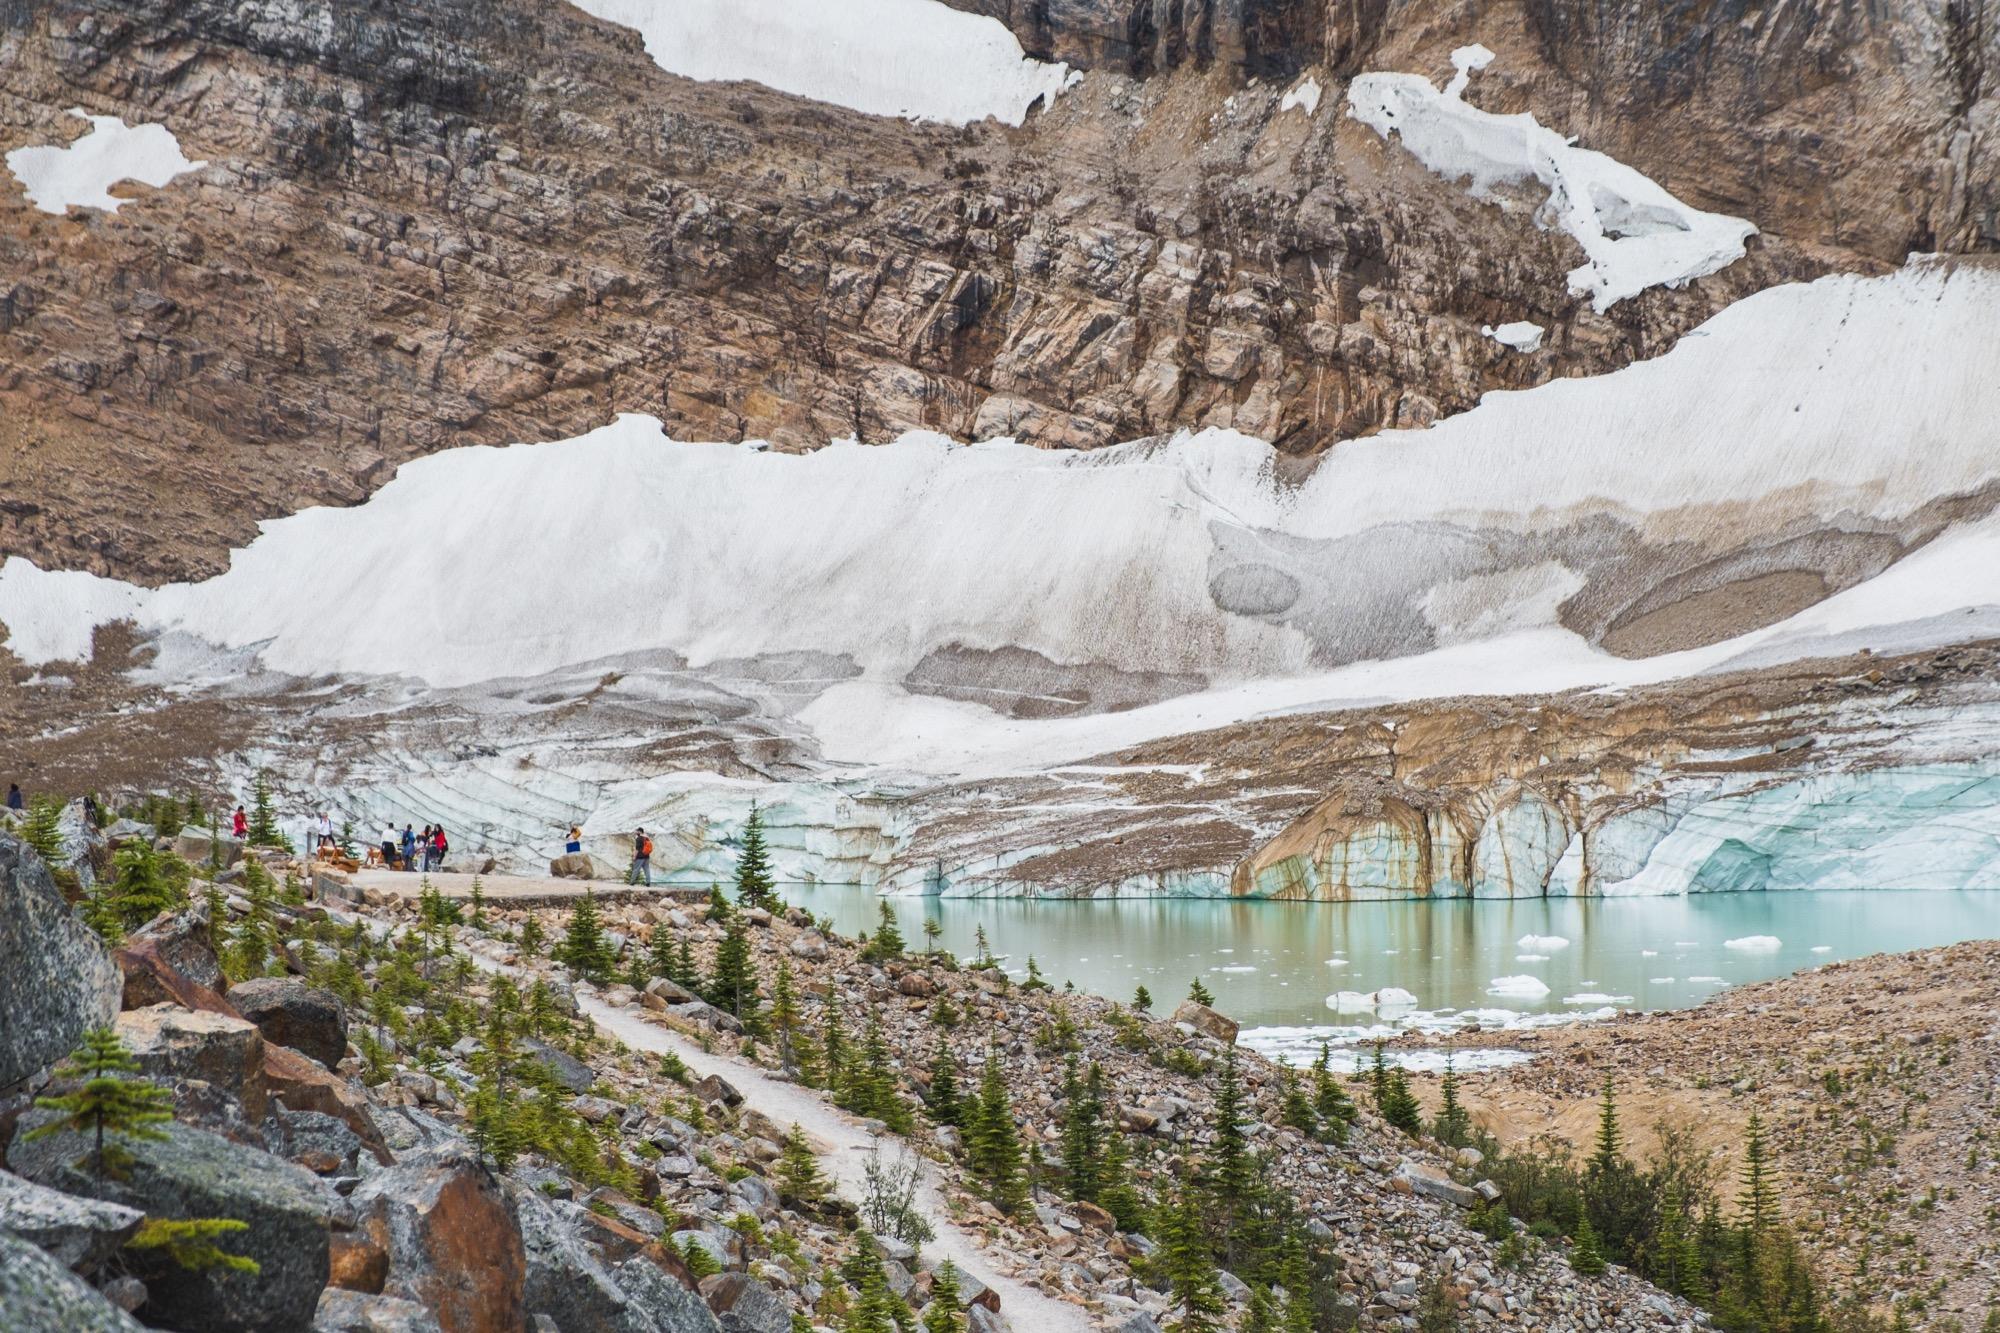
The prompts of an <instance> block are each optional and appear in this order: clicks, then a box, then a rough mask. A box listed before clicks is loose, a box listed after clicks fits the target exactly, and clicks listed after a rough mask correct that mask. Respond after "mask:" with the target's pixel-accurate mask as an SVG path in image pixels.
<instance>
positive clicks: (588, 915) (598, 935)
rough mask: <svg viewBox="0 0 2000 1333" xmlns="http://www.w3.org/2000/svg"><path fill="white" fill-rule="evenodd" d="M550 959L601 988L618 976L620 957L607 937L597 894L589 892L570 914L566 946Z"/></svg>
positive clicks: (564, 933) (565, 940) (561, 944)
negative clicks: (599, 912)
mask: <svg viewBox="0 0 2000 1333" xmlns="http://www.w3.org/2000/svg"><path fill="white" fill-rule="evenodd" d="M549 956H550V957H551V958H553V959H555V960H556V961H557V962H558V963H561V964H562V965H563V966H565V967H567V968H569V969H570V970H571V971H572V972H575V973H576V974H577V975H578V976H580V977H584V978H587V979H588V980H590V981H593V982H596V983H598V984H600V985H602V984H604V983H605V982H608V981H610V980H611V979H612V977H613V976H614V975H615V974H616V972H617V970H618V956H617V954H616V953H614V952H613V951H612V948H611V941H610V939H609V938H607V937H606V935H605V933H604V923H603V918H602V917H601V916H600V915H599V914H598V910H597V894H596V893H595V892H594V891H592V890H590V889H585V890H584V893H583V897H582V899H581V900H580V901H578V903H577V905H576V906H575V907H574V908H572V909H571V910H570V914H569V928H568V929H567V930H565V931H564V932H563V938H562V943H560V944H558V945H557V946H556V948H555V949H554V951H553V952H551V953H550V955H549Z"/></svg>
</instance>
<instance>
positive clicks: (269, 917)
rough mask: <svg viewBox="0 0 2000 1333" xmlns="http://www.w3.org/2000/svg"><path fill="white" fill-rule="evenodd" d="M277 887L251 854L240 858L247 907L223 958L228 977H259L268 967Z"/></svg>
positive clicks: (274, 933) (273, 942) (273, 940)
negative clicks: (241, 859) (241, 860)
mask: <svg viewBox="0 0 2000 1333" xmlns="http://www.w3.org/2000/svg"><path fill="white" fill-rule="evenodd" d="M276 888H277V885H276V884H275V883H273V882H272V880H271V872H270V871H268V870H266V869H264V863H263V862H262V861H259V860H258V859H257V858H256V857H254V856H246V857H245V858H243V891H244V895H245V897H247V898H248V899H249V902H250V910H249V911H248V912H245V913H244V914H243V920H242V921H240V922H238V923H237V926H236V931H235V933H234V935H232V936H231V937H230V941H229V947H228V950H227V956H226V958H225V959H224V963H225V966H224V968H223V970H224V971H225V972H226V973H227V974H228V976H229V979H230V980H231V981H247V980H249V979H250V978H251V977H261V976H263V975H264V974H265V973H267V972H268V971H270V969H271V958H272V955H273V954H274V953H276V951H277V947H278V919H277V911H276V894H275V892H274V890H275V889H276Z"/></svg>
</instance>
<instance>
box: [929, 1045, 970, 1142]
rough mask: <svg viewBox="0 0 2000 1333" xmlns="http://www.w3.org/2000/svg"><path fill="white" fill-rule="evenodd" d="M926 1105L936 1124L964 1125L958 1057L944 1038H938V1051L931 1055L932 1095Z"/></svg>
mask: <svg viewBox="0 0 2000 1333" xmlns="http://www.w3.org/2000/svg"><path fill="white" fill-rule="evenodd" d="M925 1105H926V1106H927V1107H928V1108H929V1109H930V1117H931V1120H932V1121H933V1122H934V1123H936V1124H940V1125H960V1124H963V1123H964V1120H965V1107H964V1102H963V1099H962V1098H961V1097H960V1096H959V1091H958V1057H957V1056H955V1055H953V1054H952V1050H951V1043H950V1042H948V1041H946V1040H945V1039H944V1038H943V1037H939V1038H938V1042H937V1049H936V1050H935V1051H933V1052H932V1053H931V1086H930V1095H929V1097H927V1098H926V1099H925Z"/></svg>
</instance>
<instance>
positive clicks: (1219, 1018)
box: [1173, 1000, 1241, 1045]
mask: <svg viewBox="0 0 2000 1333" xmlns="http://www.w3.org/2000/svg"><path fill="white" fill-rule="evenodd" d="M1173 1021H1174V1022H1176V1023H1185V1024H1187V1025H1188V1026H1189V1027H1191V1028H1193V1029H1194V1030H1195V1031H1196V1032H1199V1033H1200V1034H1201V1035H1202V1036H1204V1037H1213V1038H1215V1040H1217V1041H1219V1042H1222V1043H1223V1044H1224V1045H1231V1044H1234V1042H1235V1041H1236V1034H1237V1032H1238V1031H1239V1030H1240V1028H1241V1025H1240V1024H1239V1023H1237V1021H1236V1020H1235V1019H1233V1018H1230V1017H1229V1016H1228V1015H1226V1014H1218V1013H1216V1012H1215V1010H1213V1009H1211V1008H1209V1007H1208V1006H1207V1005H1205V1004H1200V1003H1198V1002H1196V1001H1194V1000H1182V1001H1181V1007H1180V1008H1178V1009H1176V1010H1174V1020H1173Z"/></svg>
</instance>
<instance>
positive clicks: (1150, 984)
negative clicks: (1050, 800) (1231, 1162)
mask: <svg viewBox="0 0 2000 1333" xmlns="http://www.w3.org/2000/svg"><path fill="white" fill-rule="evenodd" d="M780 892H781V893H782V894H783V896H784V897H785V898H786V899H787V900H788V901H790V902H794V903H797V904H799V905H800V906H802V907H805V908H806V909H807V910H809V911H811V912H813V913H815V914H817V915H823V916H830V917H831V918H832V919H833V921H834V923H835V924H836V926H837V927H838V928H839V929H840V930H841V931H842V932H843V933H845V934H854V933H856V932H858V931H861V930H864V929H872V928H873V926H874V924H875V921H876V913H877V910H878V904H879V903H880V902H884V901H886V902H887V903H888V904H889V905H890V909H891V910H892V911H893V912H894V913H895V914H896V919H897V922H898V924H899V925H900V926H901V929H902V931H903V934H904V937H905V938H906V940H907V941H908V942H909V944H910V946H911V947H912V948H920V947H922V944H923V923H924V921H925V919H926V918H931V919H935V920H936V921H937V922H938V924H939V925H940V927H941V928H942V930H943V935H942V936H941V937H940V940H939V943H940V944H941V945H942V947H944V948H947V949H950V950H951V951H952V952H953V953H955V954H957V955H958V956H959V957H960V958H971V957H972V956H973V951H974V932H975V931H976V930H977V929H978V928H979V927H980V926H984V927H985V929H986V935H987V938H988V940H989V941H990V942H991V944H992V948H993V952H994V953H995V954H996V955H1004V957H1005V962H1004V966H1005V967H1006V968H1007V969H1008V970H1009V971H1010V972H1011V973H1013V974H1014V975H1015V976H1017V977H1019V976H1023V975H1025V973H1026V968H1027V963H1028V959H1029V957H1030V956H1031V955H1032V956H1033V958H1034V960H1035V962H1036V965H1037V966H1038V967H1039V969H1040V970H1041V974H1042V976H1043V977H1045V978H1046V979H1047V980H1048V981H1049V982H1050V983H1051V984H1053V985H1055V986H1057V987H1060V986H1061V985H1062V984H1063V983H1064V982H1065V981H1073V982H1074V983H1075V984H1076V986H1077V988H1078V989H1079V990H1087V991H1093V992H1096V993H1098V994H1101V995H1108V996H1110V997H1112V998H1114V999H1118V1000H1122V1001H1126V1002H1129V1001H1130V999H1131V997H1132V994H1133V991H1134V990H1135V988H1137V987H1138V986H1140V985H1144V986H1145V987H1147V989H1148V990H1150V991H1151V992H1152V995H1153V1003H1154V1010H1155V1012H1158V1013H1166V1012H1169V1011H1170V1010H1171V1009H1172V1007H1173V1005H1174V1004H1176V1003H1178V1002H1179V1001H1180V999H1181V998H1182V997H1183V996H1185V995H1186V994H1187V991H1188V986H1189V984H1190V983H1191V982H1192V981H1193V980H1194V979H1195V978H1197V977H1199V978H1200V979H1201V982H1202V984H1203V985H1205V986H1207V987H1208V989H1209V990H1210V991H1212V992H1213V993H1214V995H1215V997H1216V1007H1217V1008H1219V1009H1221V1010H1222V1011H1223V1012H1224V1013H1227V1014H1229V1015H1230V1016H1231V1017H1233V1018H1236V1019H1237V1020H1238V1021H1240V1022H1241V1023H1242V1024H1243V1025H1244V1029H1245V1032H1244V1040H1245V1042H1246V1043H1248V1044H1250V1045H1252V1046H1254V1047H1256V1048H1257V1049H1259V1050H1261V1051H1263V1052H1264V1053H1266V1054H1270V1055H1277V1056H1283V1057H1286V1058H1293V1059H1308V1058H1310V1054H1311V1053H1312V1052H1314V1051H1316V1050H1317V1048H1318V1044H1319V1042H1320V1040H1321V1039H1322V1038H1326V1039H1330V1040H1331V1041H1332V1042H1333V1043H1334V1045H1335V1046H1336V1047H1341V1046H1345V1047H1347V1048H1348V1049H1349V1050H1350V1051H1352V1050H1354V1049H1356V1048H1357V1047H1358V1046H1359V1045H1360V1044H1362V1043H1365V1042H1368V1041H1370V1040H1372V1039H1373V1038H1374V1037H1376V1036H1378V1035H1389V1034H1394V1033H1398V1032H1404V1031H1409V1030H1418V1031H1443V1030H1448V1029H1452V1028H1460V1027H1464V1026H1467V1025H1469V1024H1471V1023H1478V1024H1480V1025H1481V1027H1483V1028H1485V1029H1489V1030H1490V1029H1493V1028H1498V1027H1523V1026H1538V1025H1541V1024H1545V1023H1557V1022H1568V1021H1572V1020H1574V1019H1576V1018H1578V1017H1588V1016H1597V1017H1603V1016H1608V1014H1609V1013H1610V1012H1613V1011H1616V1010H1622V1009H1672V1008H1679V1007H1683V1006H1686V1005H1691V1004H1697V1003H1699V1002H1700V1001H1702V1000H1705V999H1707V998H1708V997H1710V996H1712V995H1715V994H1716V993H1718V992H1720V991H1722V990H1724V989H1726V988H1728V987H1730V986H1735V985H1742V984H1744V983H1745V982H1751V981H1761V980H1765V979H1768V978H1771V977H1777V976H1783V975H1786V974H1787V973H1791V972H1796V971H1800V970H1803V969H1806V968H1812V967H1818V966H1820V965H1822V964H1825V963H1830V962H1834V961H1836V960H1840V959H1848V958H1860V957H1863V956H1865V955H1867V954H1871V953H1884V952H1897V951H1901V950H1906V949H1918V948H1926V947H1930V946H1934V945H1940V944H1951V943H1956V942H1957V941H1960V940H1966V939H1978V938H1985V937H1990V936H1994V935H1996V934H2000V891H1994V890H1965V891H1940V892H1914V891H1889V890H1883V891H1877V892H1845V891H1843V892H1824V893H1821V892H1804V893H1703V894H1691V895H1687V896H1685V897H1660V898H1544V899H1519V900H1512V899H1487V900H1475V901H1468V900H1465V899H1449V900H1435V901H1428V902H1369V903H1273V902H1240V901H1230V900H1211V899H1196V900H1186V899H1122V900H1114V901H1088V902H1065V901H1058V900H1048V899H1040V900H1038V899H1010V898H916V897H896V898H888V899H878V898H877V897H875V895H874V894H872V893H870V892H868V891H866V890H862V889H854V888H836V887H827V886H816V887H811V886H800V885H786V886H784V887H783V888H781V890H780ZM1330 960H1331V961H1330ZM1385 988H1395V989H1396V990H1400V991H1404V992H1408V994H1409V996H1411V997H1414V1003H1410V1002H1408V1001H1403V1000H1402V999H1401V997H1389V998H1391V999H1392V1000H1395V1001H1397V1002H1394V1003H1390V1004H1388V1005H1386V1006H1385V1005H1378V1004H1374V1003H1371V1001H1372V1000H1373V999H1377V998H1380V997H1379V993H1380V992H1381V991H1383V990H1384V989H1385ZM1543 988H1546V990H1545V991H1544V990H1543ZM1341 992H1349V995H1348V996H1347V998H1346V1000H1345V1001H1344V1002H1343V1001H1339V1000H1336V999H1334V997H1337V996H1339V994H1340V993H1341ZM1330 1000H1331V1001H1333V1003H1335V1004H1340V1005H1341V1006H1342V1007H1340V1008H1338V1009H1336V1008H1334V1007H1330V1003H1329V1002H1330ZM1431 1062H1432V1061H1431V1060H1430V1059H1427V1058H1426V1057H1425V1056H1424V1055H1423V1054H1421V1053H1418V1054H1413V1055H1412V1056H1411V1057H1410V1058H1409V1059H1408V1060H1407V1063H1410V1064H1412V1065H1416V1066H1419V1067H1427V1066H1428V1065H1429V1064H1430V1063H1431ZM1471 1063H1474V1064H1478V1063H1483V1062H1482V1061H1480V1060H1479V1059H1477V1058H1476V1057H1474V1058H1473V1059H1472V1061H1471Z"/></svg>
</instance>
